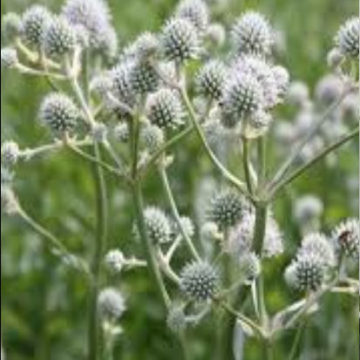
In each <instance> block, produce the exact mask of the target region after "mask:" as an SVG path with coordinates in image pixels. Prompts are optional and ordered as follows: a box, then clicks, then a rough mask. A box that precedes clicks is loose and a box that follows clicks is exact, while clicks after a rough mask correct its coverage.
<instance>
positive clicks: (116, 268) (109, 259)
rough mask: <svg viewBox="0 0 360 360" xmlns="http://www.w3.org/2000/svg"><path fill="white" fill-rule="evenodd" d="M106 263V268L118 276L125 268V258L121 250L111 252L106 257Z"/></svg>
mask: <svg viewBox="0 0 360 360" xmlns="http://www.w3.org/2000/svg"><path fill="white" fill-rule="evenodd" d="M104 263H105V266H106V268H107V269H108V270H109V271H110V272H111V273H115V274H118V273H120V272H121V270H122V269H123V267H124V264H125V257H124V254H123V253H122V252H121V251H120V250H117V249H115V250H111V251H109V252H108V253H107V254H106V255H105V259H104Z"/></svg>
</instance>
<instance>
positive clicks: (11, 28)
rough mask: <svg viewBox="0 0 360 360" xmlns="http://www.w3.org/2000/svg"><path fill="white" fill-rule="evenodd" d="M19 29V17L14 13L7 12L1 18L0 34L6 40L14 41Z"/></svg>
mask: <svg viewBox="0 0 360 360" xmlns="http://www.w3.org/2000/svg"><path fill="white" fill-rule="evenodd" d="M20 31H21V17H20V16H19V15H18V14H15V13H7V14H5V15H4V16H3V18H2V19H1V34H2V35H3V36H4V39H5V40H6V41H7V42H12V41H14V40H15V39H16V38H17V37H18V36H19V34H20Z"/></svg>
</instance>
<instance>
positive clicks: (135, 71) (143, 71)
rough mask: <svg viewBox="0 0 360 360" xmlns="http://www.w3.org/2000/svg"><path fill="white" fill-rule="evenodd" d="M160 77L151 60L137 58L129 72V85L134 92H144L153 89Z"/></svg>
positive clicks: (156, 86) (155, 87) (157, 84)
mask: <svg viewBox="0 0 360 360" xmlns="http://www.w3.org/2000/svg"><path fill="white" fill-rule="evenodd" d="M159 83H160V78H159V76H158V73H157V72H156V69H155V68H154V66H153V65H152V63H151V62H149V61H147V60H138V61H135V62H134V65H133V67H132V70H131V73H130V85H131V87H132V89H133V90H134V91H135V93H136V94H146V93H149V92H153V91H155V90H156V89H157V88H158V86H159Z"/></svg>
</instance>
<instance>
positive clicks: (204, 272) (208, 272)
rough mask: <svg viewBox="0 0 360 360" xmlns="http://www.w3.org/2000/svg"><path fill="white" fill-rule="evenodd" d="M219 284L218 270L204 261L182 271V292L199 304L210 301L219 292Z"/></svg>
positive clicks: (190, 264) (194, 263)
mask: <svg viewBox="0 0 360 360" xmlns="http://www.w3.org/2000/svg"><path fill="white" fill-rule="evenodd" d="M218 283H219V275H218V273H217V270H216V269H215V268H214V267H213V266H212V265H210V264H209V263H207V262H204V261H199V262H196V261H195V262H192V263H189V264H187V265H186V266H185V267H184V269H183V270H182V271H181V276H180V288H181V290H182V291H183V292H184V294H185V295H187V296H188V297H189V298H190V299H191V300H194V301H197V302H201V301H207V300H210V299H211V298H212V296H214V295H215V293H216V291H217V288H218Z"/></svg>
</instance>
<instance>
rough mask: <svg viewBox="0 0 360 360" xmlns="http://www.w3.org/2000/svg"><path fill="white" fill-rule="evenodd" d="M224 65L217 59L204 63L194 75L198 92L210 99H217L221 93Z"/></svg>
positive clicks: (224, 76) (224, 75)
mask: <svg viewBox="0 0 360 360" xmlns="http://www.w3.org/2000/svg"><path fill="white" fill-rule="evenodd" d="M226 74H227V72H226V67H225V65H224V64H223V63H222V62H220V61H218V60H211V61H209V62H208V63H206V64H205V65H204V66H203V67H202V68H201V69H200V70H199V72H198V74H197V76H196V80H195V82H196V87H197V90H198V92H199V93H200V94H202V95H204V96H205V97H208V98H209V99H211V100H219V99H220V98H221V96H222V93H223V86H224V81H225V78H226Z"/></svg>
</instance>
